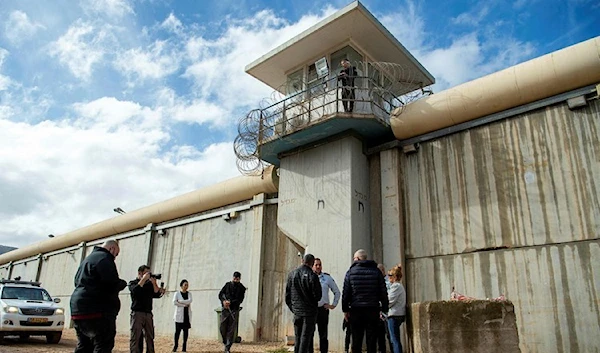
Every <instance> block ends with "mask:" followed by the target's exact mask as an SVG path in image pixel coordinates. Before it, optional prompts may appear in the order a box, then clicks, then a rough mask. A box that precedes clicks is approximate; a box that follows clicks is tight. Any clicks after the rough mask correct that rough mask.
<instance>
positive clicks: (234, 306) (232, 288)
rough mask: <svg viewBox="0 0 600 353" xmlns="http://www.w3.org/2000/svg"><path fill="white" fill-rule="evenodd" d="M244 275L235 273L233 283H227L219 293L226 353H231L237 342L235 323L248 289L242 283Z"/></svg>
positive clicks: (221, 327) (221, 329)
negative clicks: (234, 343)
mask: <svg viewBox="0 0 600 353" xmlns="http://www.w3.org/2000/svg"><path fill="white" fill-rule="evenodd" d="M241 278H242V274H241V273H239V272H238V271H235V272H234V273H233V279H232V280H231V282H227V283H225V285H224V286H223V288H221V291H220V292H219V300H220V301H221V306H222V308H221V325H220V327H219V329H220V331H221V338H222V339H223V345H224V346H225V353H229V350H230V349H231V346H232V345H233V342H234V341H235V337H233V336H234V333H235V321H236V320H237V319H238V316H239V312H240V304H242V302H243V301H244V295H245V293H246V287H244V285H243V284H242V283H240V279H241Z"/></svg>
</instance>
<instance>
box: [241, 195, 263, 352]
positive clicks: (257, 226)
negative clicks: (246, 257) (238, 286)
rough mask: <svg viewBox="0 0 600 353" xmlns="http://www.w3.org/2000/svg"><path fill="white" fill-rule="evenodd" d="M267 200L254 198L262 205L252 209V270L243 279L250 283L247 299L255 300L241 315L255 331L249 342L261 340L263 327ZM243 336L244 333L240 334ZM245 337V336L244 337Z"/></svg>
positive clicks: (249, 302) (261, 196) (247, 305)
mask: <svg viewBox="0 0 600 353" xmlns="http://www.w3.org/2000/svg"><path fill="white" fill-rule="evenodd" d="M265 199H266V195H265V194H258V195H256V196H254V201H255V202H256V201H261V202H262V204H261V205H259V206H254V207H253V208H252V213H253V217H254V222H253V229H252V242H251V243H250V244H248V246H251V247H252V249H251V256H250V268H249V269H248V270H247V273H246V274H242V278H244V276H245V277H247V278H248V279H249V281H246V282H245V283H246V285H247V286H248V289H247V292H246V297H247V298H252V299H254V300H248V301H246V303H245V305H242V306H243V307H244V309H243V311H242V312H241V313H240V315H244V316H245V317H250V318H251V319H250V321H251V322H252V326H253V330H252V332H251V333H247V334H246V335H250V336H251V337H248V336H246V337H248V340H251V341H257V340H258V339H259V338H260V327H261V324H262V323H261V321H262V320H261V315H260V303H261V301H262V287H261V284H262V273H263V271H262V262H263V251H262V247H263V243H264V229H265V217H266V214H265V204H264V201H265ZM240 335H242V333H240ZM242 337H243V336H242Z"/></svg>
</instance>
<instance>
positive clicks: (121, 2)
mask: <svg viewBox="0 0 600 353" xmlns="http://www.w3.org/2000/svg"><path fill="white" fill-rule="evenodd" d="M81 7H82V8H83V10H84V11H85V12H86V13H89V14H103V15H106V16H107V17H109V18H110V17H123V16H125V15H128V14H133V13H134V11H133V6H132V5H131V3H130V2H129V1H128V0H83V1H82V2H81Z"/></svg>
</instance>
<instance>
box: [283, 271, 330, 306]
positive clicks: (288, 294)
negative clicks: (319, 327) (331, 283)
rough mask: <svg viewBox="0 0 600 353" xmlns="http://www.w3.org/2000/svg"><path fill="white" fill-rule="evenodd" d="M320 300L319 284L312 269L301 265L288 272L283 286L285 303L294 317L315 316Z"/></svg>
mask: <svg viewBox="0 0 600 353" xmlns="http://www.w3.org/2000/svg"><path fill="white" fill-rule="evenodd" d="M320 299H321V283H320V282H319V276H317V274H316V273H314V272H313V270H312V268H310V267H308V266H306V265H302V266H300V267H298V268H297V269H295V270H293V271H292V272H290V274H289V275H288V279H287V285H286V286H285V303H286V304H287V306H288V308H290V310H291V311H292V313H294V315H297V316H313V315H317V308H318V304H319V300H320Z"/></svg>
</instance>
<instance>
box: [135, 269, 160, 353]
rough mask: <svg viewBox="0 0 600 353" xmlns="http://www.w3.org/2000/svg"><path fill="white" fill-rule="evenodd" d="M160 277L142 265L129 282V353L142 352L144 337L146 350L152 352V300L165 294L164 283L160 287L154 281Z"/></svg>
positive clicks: (148, 352)
mask: <svg viewBox="0 0 600 353" xmlns="http://www.w3.org/2000/svg"><path fill="white" fill-rule="evenodd" d="M160 278H161V276H160V275H153V274H152V272H150V267H149V266H147V265H142V266H140V267H139V268H138V275H137V278H136V279H134V280H133V281H130V282H129V291H130V292H131V318H130V327H131V335H130V337H129V350H130V352H131V353H142V350H143V344H142V342H143V340H144V339H145V341H146V352H147V353H154V319H153V316H152V300H153V299H155V298H160V297H162V296H163V295H164V294H165V289H164V288H163V287H164V283H161V287H159V286H158V284H157V283H156V280H157V279H160Z"/></svg>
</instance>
